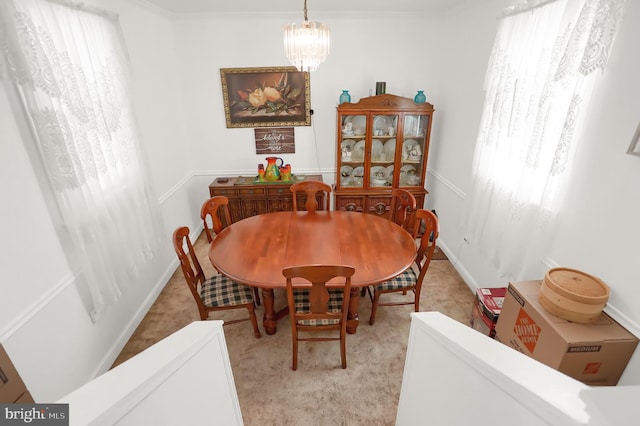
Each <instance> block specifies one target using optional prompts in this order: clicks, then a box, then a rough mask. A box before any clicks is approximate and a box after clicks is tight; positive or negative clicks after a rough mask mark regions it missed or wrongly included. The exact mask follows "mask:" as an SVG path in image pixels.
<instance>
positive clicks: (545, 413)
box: [396, 312, 640, 426]
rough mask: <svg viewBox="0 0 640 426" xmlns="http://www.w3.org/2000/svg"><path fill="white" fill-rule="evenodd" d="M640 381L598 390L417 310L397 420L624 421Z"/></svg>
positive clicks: (630, 415)
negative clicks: (635, 384)
mask: <svg viewBox="0 0 640 426" xmlns="http://www.w3.org/2000/svg"><path fill="white" fill-rule="evenodd" d="M639 396H640V386H624V387H620V386H618V387H590V386H587V385H585V384H583V383H581V382H579V381H577V380H574V379H572V378H571V377H568V376H566V375H564V374H562V373H559V372H558V371H556V370H554V369H552V368H549V367H547V366H546V365H544V364H542V363H540V362H538V361H536V360H534V359H532V358H529V357H527V356H526V355H524V354H522V353H520V352H518V351H516V350H514V349H512V348H510V347H508V346H506V345H503V344H501V343H499V342H497V341H495V340H493V339H491V338H489V337H487V336H485V335H483V334H481V333H479V332H477V331H475V330H473V329H471V328H469V327H467V326H465V325H463V324H460V323H459V322H457V321H455V320H453V319H451V318H448V317H446V316H445V315H443V314H441V313H439V312H420V313H412V314H411V331H410V334H409V343H408V348H407V357H406V362H405V368H404V375H403V379H402V388H401V391H400V402H399V405H398V414H397V418H396V424H397V425H398V426H405V425H415V424H434V425H452V426H455V425H465V426H466V425H472V424H491V425H493V426H501V425H505V426H511V425H564V426H569V425H599V426H604V425H612V426H613V425H621V424H633V423H634V421H637V418H638V417H639V416H640V408H639V407H638V404H637V401H638V397H639Z"/></svg>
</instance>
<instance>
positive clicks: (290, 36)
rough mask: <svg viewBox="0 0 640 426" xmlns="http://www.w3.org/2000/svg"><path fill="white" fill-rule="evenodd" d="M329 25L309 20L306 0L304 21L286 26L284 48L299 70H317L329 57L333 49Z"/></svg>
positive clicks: (305, 0) (305, 1)
mask: <svg viewBox="0 0 640 426" xmlns="http://www.w3.org/2000/svg"><path fill="white" fill-rule="evenodd" d="M330 32H331V30H330V28H329V25H327V24H323V23H320V22H309V19H308V18H307V0H304V22H303V23H302V24H301V25H300V26H298V25H296V24H295V23H293V24H288V25H285V26H284V50H285V53H286V55H287V58H288V59H289V61H290V62H291V63H292V64H293V65H295V67H296V68H297V69H298V70H299V71H315V70H317V69H318V66H319V65H320V64H321V63H322V62H324V61H325V60H326V59H327V56H329V51H330V49H331V34H330Z"/></svg>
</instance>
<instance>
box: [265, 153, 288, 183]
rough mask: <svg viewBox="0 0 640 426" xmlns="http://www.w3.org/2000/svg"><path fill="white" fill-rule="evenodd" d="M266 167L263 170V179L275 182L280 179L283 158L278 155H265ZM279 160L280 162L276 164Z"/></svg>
mask: <svg viewBox="0 0 640 426" xmlns="http://www.w3.org/2000/svg"><path fill="white" fill-rule="evenodd" d="M266 160H267V167H266V169H265V171H264V180H266V181H268V182H275V181H278V180H280V167H282V166H283V165H284V160H283V159H282V158H280V157H267V158H266ZM278 160H280V164H278Z"/></svg>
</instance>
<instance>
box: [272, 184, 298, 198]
mask: <svg viewBox="0 0 640 426" xmlns="http://www.w3.org/2000/svg"><path fill="white" fill-rule="evenodd" d="M267 194H269V195H276V196H277V195H280V196H282V195H286V196H287V197H291V198H293V194H292V193H291V187H290V186H272V187H267Z"/></svg>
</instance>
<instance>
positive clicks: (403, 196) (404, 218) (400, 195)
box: [389, 188, 419, 238]
mask: <svg viewBox="0 0 640 426" xmlns="http://www.w3.org/2000/svg"><path fill="white" fill-rule="evenodd" d="M416 204H417V203H416V197H414V196H413V194H412V193H411V192H409V191H407V190H406V189H402V188H395V189H393V190H391V206H390V208H389V211H390V216H389V218H390V219H391V220H392V221H394V222H395V223H396V224H398V225H400V226H401V227H402V228H404V229H405V230H406V231H407V232H409V233H410V234H411V235H413V237H414V238H415V237H416V230H417V229H419V227H416V226H414V223H413V222H414V218H413V215H414V212H415V211H416Z"/></svg>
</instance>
